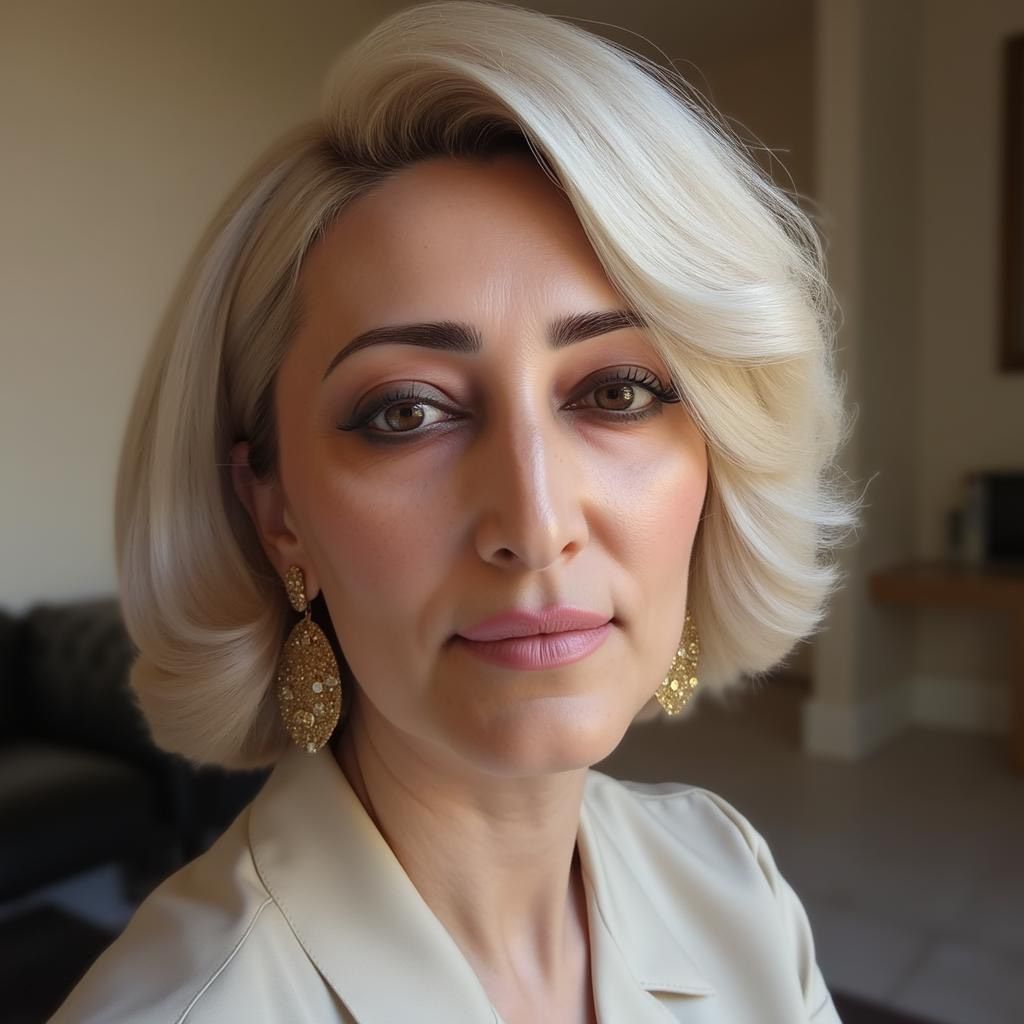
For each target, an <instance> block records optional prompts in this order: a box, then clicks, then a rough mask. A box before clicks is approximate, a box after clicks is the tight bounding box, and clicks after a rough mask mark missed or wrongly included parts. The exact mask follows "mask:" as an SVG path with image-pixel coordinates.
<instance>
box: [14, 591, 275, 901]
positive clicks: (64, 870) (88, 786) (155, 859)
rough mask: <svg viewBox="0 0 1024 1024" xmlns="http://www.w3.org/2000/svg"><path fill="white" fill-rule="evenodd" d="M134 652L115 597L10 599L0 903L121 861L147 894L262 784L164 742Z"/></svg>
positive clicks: (130, 881) (135, 886) (258, 775)
mask: <svg viewBox="0 0 1024 1024" xmlns="http://www.w3.org/2000/svg"><path fill="white" fill-rule="evenodd" d="M134 653H135V651H134V648H133V645H132V643H131V641H130V639H129V637H128V635H127V633H126V631H125V628H124V624H123V620H122V618H121V614H120V609H119V605H118V602H117V600H116V599H115V598H107V597H102V598H97V599H93V600H82V601H71V602H63V603H45V604H37V605H35V606H33V607H31V608H30V609H28V610H27V611H26V612H25V613H23V614H21V615H12V614H10V613H7V612H4V611H2V610H0V836H3V841H2V842H0V901H6V900H11V899H14V898H16V897H19V896H23V895H25V894H27V893H30V892H32V891H33V890H35V889H37V888H38V887H40V886H44V885H46V884H48V883H52V882H56V881H60V880H61V879H63V878H66V877H68V876H71V875H74V874H78V873H80V872H82V871H85V870H88V869H90V868H93V867H96V866H98V865H102V864H109V863H114V864H118V865H121V866H122V868H123V869H124V878H125V880H126V883H127V886H128V889H129V892H130V893H132V894H134V895H141V894H143V893H144V892H145V891H147V890H148V889H149V888H151V887H152V885H154V884H156V883H157V882H159V881H160V880H161V879H162V878H164V877H165V876H166V875H167V874H169V873H170V872H171V871H173V870H174V869H175V868H177V867H178V866H180V865H181V864H183V863H184V862H185V861H187V860H190V859H192V858H193V857H194V856H196V855H197V854H199V853H200V852H202V850H203V849H205V848H206V847H207V846H208V845H209V843H210V842H212V840H213V839H214V838H215V837H216V836H217V835H218V834H219V833H220V832H221V831H222V830H223V829H224V828H225V827H226V826H227V824H228V823H229V822H230V821H231V820H232V819H233V818H234V816H235V815H236V814H237V813H238V812H239V811H240V810H241V808H242V807H243V806H244V805H245V804H246V803H247V802H248V801H249V800H250V799H251V798H252V797H253V796H254V795H255V793H256V791H257V789H258V788H259V786H260V785H261V784H262V782H263V779H264V778H265V775H266V773H265V772H227V771H222V770H220V769H215V768H203V769H197V768H195V767H193V766H192V765H190V764H189V763H188V762H187V761H185V760H184V759H183V758H180V757H177V756H175V755H172V754H169V753H167V752H165V751H162V750H160V749H158V748H157V747H156V746H155V745H154V744H153V742H152V741H151V739H150V738H149V734H148V730H147V728H146V726H145V723H144V721H143V719H142V716H141V714H140V712H139V710H138V708H137V707H136V705H135V702H134V700H133V697H132V694H131V691H130V690H129V688H128V670H129V666H130V664H131V661H132V659H133V657H134Z"/></svg>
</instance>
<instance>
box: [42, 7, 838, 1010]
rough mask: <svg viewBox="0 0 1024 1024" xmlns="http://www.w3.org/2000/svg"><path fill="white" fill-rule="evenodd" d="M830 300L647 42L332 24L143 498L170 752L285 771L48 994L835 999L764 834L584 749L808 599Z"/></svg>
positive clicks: (152, 696) (190, 319) (826, 1002)
mask: <svg viewBox="0 0 1024 1024" xmlns="http://www.w3.org/2000/svg"><path fill="white" fill-rule="evenodd" d="M828 296H829V292H828V288H827V285H826V284H825V280H824V276H823V271H822V256H821V250H820V246H819V243H818V240H817V236H816V234H815V232H814V229H813V227H812V226H811V225H810V223H809V221H808V220H807V219H806V218H805V216H804V215H803V214H802V213H801V212H800V211H799V209H798V208H797V207H796V206H795V205H794V204H793V203H792V202H791V201H790V200H789V198H788V197H787V196H786V195H785V194H784V193H782V192H780V191H779V190H778V189H777V188H776V187H775V186H773V185H772V184H771V183H770V181H768V180H767V179H766V178H765V177H764V176H763V175H762V174H761V172H759V171H758V170H757V168H756V165H755V164H754V163H753V162H752V161H751V160H750V159H749V157H747V156H746V155H745V154H744V153H743V151H742V150H741V149H740V148H739V147H738V145H737V144H736V143H735V142H734V141H732V140H731V139H730V137H729V136H728V135H727V134H726V133H725V131H724V130H723V129H722V128H721V126H720V125H718V123H717V122H716V121H715V120H714V119H713V118H712V117H711V116H710V115H709V114H707V113H705V112H701V110H700V109H699V108H698V107H697V106H696V105H695V104H694V103H693V101H692V100H691V99H688V98H687V95H686V91H685V88H684V86H683V83H681V82H680V81H679V80H678V79H676V78H674V77H673V76H671V75H670V74H669V73H667V72H664V71H659V70H658V69H657V68H656V67H655V66H653V65H651V64H649V63H647V62H645V61H644V60H643V59H642V58H639V57H637V56H636V55H633V54H630V53H629V52H628V51H625V50H622V49H620V48H617V47H616V46H614V45H612V44H610V43H608V42H605V41H603V40H601V39H599V38H598V37H596V36H594V35H591V34H589V33H587V32H585V31H583V30H581V29H579V28H576V27H574V26H572V25H570V24H568V23H566V22H563V21H561V20H558V19H553V18H548V17H544V16H542V15H540V14H536V13H533V12H530V11H527V10H522V9H518V8H515V7H510V6H505V5H499V4H488V3H471V2H467V3H460V2H452V3H431V4H425V5H422V6H418V7H412V8H407V9H405V10H403V11H401V12H399V13H398V14H395V15H393V16H392V17H390V18H388V19H387V20H385V21H383V22H382V23H381V24H379V25H378V26H377V28H376V29H375V30H374V31H372V32H371V33H370V34H369V35H367V36H366V37H365V38H364V39H362V40H361V41H360V42H358V43H357V44H356V45H355V46H353V47H352V48H351V49H349V50H348V51H347V52H346V53H345V54H344V55H343V56H342V58H341V59H340V61H339V63H338V64H337V65H336V67H335V69H334V71H333V73H332V77H331V81H330V84H329V88H328V90H327V93H326V99H325V105H324V110H323V116H322V118H321V120H320V121H318V122H317V123H316V124H315V125H313V126H311V127H309V128H307V129H304V130H303V131H302V133H300V134H297V135H295V136H292V137H290V138H288V139H287V140H285V141H284V142H283V143H281V144H280V145H279V146H278V147H276V148H275V149H274V150H273V152H271V153H270V154H269V156H267V157H266V158H265V160H264V161H263V162H262V163H261V164H260V166H259V167H258V168H257V169H256V170H255V171H254V173H253V174H252V175H251V176H250V178H249V179H248V180H247V181H246V182H244V183H243V185H242V186H241V187H240V189H239V191H238V192H237V193H236V195H235V196H234V197H233V198H232V199H231V200H230V201H229V202H228V204H227V206H226V207H225V210H224V213H223V215H222V216H221V218H220V219H219V221H218V223H217V224H216V225H215V227H214V228H213V230H212V231H211V234H210V236H209V238H208V239H207V241H206V242H205V243H204V245H203V246H202V248H201V251H200V257H199V259H198V261H197V263H196V266H195V268H194V269H193V271H192V272H191V274H190V276H189V277H188V279H187V281H186V284H185V285H184V286H183V290H182V291H181V293H180V295H179V298H178V299H177V301H176V302H175V304H174V311H173V315H172V316H171V318H170V320H169V322H168V323H167V325H166V327H165V330H164V331H163V332H162V333H161V336H160V338H159V340H158V344H157V346H156V347H155V348H154V350H153V353H152V356H151V359H150V362H149V363H148V365H147V368H146V370H145V372H144V375H143V379H142V382H141V385H140V389H139V392H138V397H137V401H136V404H135V407H134V410H133V413H132V416H131V420H130V423H129V425H128V430H127V435H126V442H125V447H124V451H123V457H122V465H121V471H120V476H119V480H118V491H117V512H116V533H117V550H118V553H119V566H118V568H119V574H120V582H121V592H122V599H123V607H124V613H125V618H126V622H127V625H128V628H129V631H130V633H131V635H132V637H133V639H134V641H135V642H136V644H137V646H138V648H139V651H140V655H139V658H138V660H137V662H136V664H135V666H134V668H133V674H132V683H133V686H134V688H135V690H136V691H137V694H138V697H139V700H140V703H141V706H142V708H143V710H144V712H145V714H146V715H147V717H148V720H149V722H150V723H151V726H152V730H153V734H154V737H155V738H156V740H157V741H158V742H159V743H160V744H161V745H163V746H164V747H166V748H168V749H170V750H175V751H179V752H181V753H182V754H184V755H186V756H188V757H189V758H191V759H193V760H194V761H196V762H213V763H219V764H224V765H230V766H236V767H243V766H246V767H251V766H256V765H264V764H271V763H274V764H275V769H274V771H273V773H272V775H271V777H270V779H269V780H268V782H267V784H266V786H265V787H264V789H263V790H262V791H261V793H260V794H259V795H258V796H257V797H256V799H255V800H254V801H253V803H252V804H251V805H250V806H249V807H248V808H247V809H246V810H245V811H244V812H243V813H242V814H241V816H240V817H239V818H238V819H237V820H236V821H235V822H234V824H233V825H232V826H231V827H230V828H229V830H228V831H227V832H226V833H225V834H224V835H223V836H222V837H221V838H220V839H219V840H218V841H217V843H216V844H215V845H214V846H213V847H212V848H211V849H210V850H209V851H208V852H207V853H205V854H204V855H202V856H201V857H199V858H198V859H197V860H196V861H194V862H193V863H191V864H190V865H188V866H186V867H185V868H184V869H182V870H181V871H179V872H178V873H177V874H175V875H174V876H172V877H171V878H170V879H168V880H167V881H166V882H164V883H163V884H162V885H161V886H160V887H158V888H157V889H156V891H155V892H154V893H153V894H152V895H151V896H150V897H149V898H148V899H147V900H146V902H145V903H144V904H143V906H142V907H141V908H140V909H139V911H138V912H137V914H136V916H135V917H134V918H133V919H132V921H131V923H130V924H129V925H128V928H127V930H126V931H125V932H124V934H123V935H122V936H121V937H120V939H119V940H118V941H116V942H115V943H114V944H113V946H112V947H111V948H110V949H109V950H108V951H107V952H106V953H105V954H104V955H103V956H102V957H101V958H100V960H99V961H98V962H97V963H96V965H95V966H94V967H93V968H92V970H91V971H90V972H89V973H88V975H87V976H86V977H85V979H84V980H83V981H82V982H81V983H80V984H79V986H78V987H77V988H76V990H75V992H74V993H73V994H72V995H71V997H70V998H69V999H68V1001H67V1002H66V1003H65V1005H64V1006H63V1007H62V1009H61V1011H60V1012H59V1013H58V1014H57V1017H56V1018H55V1019H56V1020H57V1021H60V1022H65V1021H100V1020H102V1021H107V1020H109V1021H146V1022H151V1021H153V1022H157V1021H160V1022H167V1024H170V1022H180V1021H187V1022H189V1024H198V1022H205V1021H218V1022H220V1021H227V1020H230V1021H235V1020H237V1021H245V1022H259V1021H289V1022H291V1021H346V1022H348V1021H359V1022H361V1024H365V1022H395V1021H401V1022H405V1021H417V1022H424V1021H437V1022H445V1024H451V1022H459V1021H466V1022H477V1021H504V1022H507V1024H519V1022H530V1024H535V1022H538V1021H558V1022H561V1021H570V1022H576V1021H581V1022H587V1021H601V1022H611V1024H619V1022H629V1024H633V1022H645V1021H650V1022H655V1021H673V1020H674V1021H690V1022H701V1024H706V1022H712V1021H714V1022H723V1024H742V1022H751V1024H754V1022H756V1024H772V1022H777V1024H794V1022H796V1021H805V1020H809V1021H815V1022H819V1024H820V1022H830V1021H836V1020H838V1017H837V1015H836V1012H835V1009H834V1007H833V1005H832V1002H831V999H830V998H829V993H828V991H827V989H826V987H825V984H824V982H823V980H822V977H821V974H820V971H819V970H818V967H817V964H816V961H815V955H814V945H813V940H812V936H811V932H810V929H809V926H808V921H807V918H806V915H805V914H804V911H803V909H802V907H801V905H800V902H799V900H798V898H797V896H796V895H795V893H794V892H793V890H792V889H791V888H790V887H789V886H788V885H787V883H786V882H785V880H784V879H783V878H782V877H781V876H780V875H779V873H778V871H777V870H776V867H775V865H774V863H773V860H772V857H771V854H770V852H769V850H768V849H767V847H766V846H765V844H764V842H763V840H762V839H761V837H760V836H759V835H758V833H757V832H756V831H755V830H754V829H753V828H752V827H751V825H750V824H749V823H748V822H747V821H746V819H745V818H744V817H743V816H742V815H741V814H740V813H739V812H738V811H737V810H735V809H734V808H733V807H731V806H730V805H729V804H728V803H727V802H726V801H724V800H722V799H721V798H720V797H718V796H717V795H715V794H714V793H711V792H708V791H707V790H703V789H700V788H698V787H694V786H688V785H684V784H668V783H666V784H663V785H659V786H641V785H637V784H627V783H621V782H618V781H615V780H612V779H611V778H609V777H607V776H605V775H602V774H601V773H598V772H595V771H593V770H592V769H591V768H590V766H591V765H593V764H595V763H597V762H599V761H600V760H601V759H603V758H604V757H606V756H607V755H608V754H609V753H610V752H611V751H612V750H613V749H614V748H615V747H616V745H617V744H618V743H619V741H620V740H621V738H622V736H623V734H624V733H625V731H626V730H627V728H628V727H629V726H630V724H631V723H632V722H633V721H634V720H636V719H638V718H644V717H648V716H649V714H650V713H651V710H652V709H653V711H654V712H656V713H662V710H661V709H664V713H668V714H676V713H678V712H679V711H680V710H681V709H682V708H683V707H684V705H686V704H687V700H688V698H689V697H690V695H691V693H692V692H693V690H694V688H695V687H696V686H697V681H698V679H700V681H701V682H700V686H701V692H705V691H708V692H716V691H717V692H724V690H725V688H726V687H728V686H729V685H730V684H731V683H732V682H733V681H734V680H736V679H737V678H738V677H739V676H740V675H741V673H742V674H745V675H747V676H751V675H755V674H757V673H761V672H764V671H766V670H767V669H768V668H770V667H771V666H773V665H775V664H776V663H778V661H779V660H780V659H781V658H782V657H784V656H785V655H786V653H787V652H788V651H789V650H790V649H791V648H792V646H793V645H794V643H795V642H796V641H797V640H798V639H799V638H801V637H804V636H806V635H807V634H809V633H810V632H812V631H813V629H814V627H815V625H816V624H817V623H818V622H819V621H820V618H821V616H822V614H823V607H824V602H825V600H826V598H827V596H828V594H829V593H830V592H831V591H832V590H833V589H834V588H835V586H836V585H837V578H838V573H837V569H836V567H835V566H834V564H831V563H829V562H827V561H826V560H825V559H824V558H823V557H822V555H823V554H824V553H826V552H827V550H828V548H829V546H830V545H832V544H834V543H835V542H836V541H837V539H838V538H839V536H840V534H841V532H842V531H843V530H844V529H846V528H848V527H849V526H850V525H851V524H852V522H853V521H854V508H853V505H852V503H851V502H849V501H848V500H846V499H845V498H843V497H842V496H841V495H840V492H839V490H838V488H837V487H836V485H835V484H834V483H833V482H831V480H832V477H831V471H832V468H833V465H834V458H835V453H836V451H837V449H838V446H839V445H840V443H841V441H842V439H843V436H844V433H845V430H846V427H847V423H846V420H845V418H844V413H843V410H842V405H841V394H840V388H839V386H838V383H837V381H836V378H835V375H834V373H833V369H832V364H831V354H830V342H831V338H832V333H831V332H832V329H831V320H830V315H831V306H830V304H829V299H828ZM297 613H299V614H297ZM688 710H689V709H688Z"/></svg>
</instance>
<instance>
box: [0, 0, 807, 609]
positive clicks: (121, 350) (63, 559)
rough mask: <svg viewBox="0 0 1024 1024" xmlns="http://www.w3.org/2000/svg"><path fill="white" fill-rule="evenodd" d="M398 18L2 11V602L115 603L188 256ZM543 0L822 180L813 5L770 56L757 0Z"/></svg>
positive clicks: (322, 6) (354, 10)
mask: <svg viewBox="0 0 1024 1024" xmlns="http://www.w3.org/2000/svg"><path fill="white" fill-rule="evenodd" d="M401 6H404V4H403V3H401V2H393V3H389V2H383V0H375V2H371V0H365V2H362V3H356V2H353V0H345V2H343V3H339V2H336V0H295V2H288V3H285V2H283V0H244V2H243V0H218V2H216V3H207V2H205V0H178V2H176V3H173V4H171V3H159V2H156V0H146V2H139V0H96V2H92V3H88V4H82V3H78V2H76V0H51V2H49V3H46V4H37V3H33V2H31V0H7V2H6V3H5V4H4V14H3V19H2V20H3V30H2V31H0V138H2V139H3V160H2V161H0V175H2V185H3V187H2V188H0V223H2V224H3V226H4V227H3V231H0V344H2V346H3V356H4V359H3V372H2V374H0V427H2V435H0V436H2V437H3V442H2V449H0V452H2V455H0V459H2V464H0V479H2V481H3V482H2V487H3V501H2V502H0V604H2V605H6V606H10V607H14V608H19V607H23V606H25V605H27V604H29V603H31V602H33V601H36V600H43V599H62V598H66V597H73V596H79V595H92V594H99V593H109V592H113V590H114V588H115V576H114V564H113V550H112V536H111V533H112V524H111V517H112V491H113V485H114V474H115V469H116V459H117V449H118V446H119V444H120V437H121V431H122V429H123V425H124V421H125V419H126V417H127V413H128V407H129V402H130V399H131V394H132V390H133V388H134V385H135V380H136V376H137V374H138V372H139V369H140V367H141V362H142V356H143V352H144V351H145V349H146V347H147V345H148V344H149V340H150V337H151V335H152V331H153V329H154V326H155V324H156V322H157V319H158V317H159V315H160V313H161V310H162V308H163V305H164V303H165V302H166V301H167V299H168V297H169V295H170V292H171V289H172V287H173V285H174V283H175V280H176V278H177V275H178V274H179V272H180V269H181V267H182V265H183V264H184V262H185V259H186V257H187V254H188V253H189V251H190V249H191V247H192V245H193V244H194V242H195V240H196V238H197V237H198V235H199V233H200V231H201V230H202V228H203V226H204V225H205V223H206V220H207V218H208V217H209V216H210V214H211V213H212V211H213V209H214V207H215V206H216V205H217V203H218V202H219V201H220V199H221V198H222V196H223V194H224V193H225V192H226V191H227V189H228V188H229V186H230V185H231V183H232V182H233V181H234V180H235V178H236V177H237V175H238V174H239V173H240V172H241V171H242V169H243V168H244V167H245V166H246V165H247V164H248V163H249V161H250V160H251V158H252V157H253V156H254V155H255V154H256V153H257V152H258V151H259V150H260V149H261V148H262V147H263V146H264V145H265V144H266V143H267V142H269V140H270V139H272V138H273V137H274V136H275V135H277V134H278V133H279V131H280V130H282V129H283V128H285V127H286V126H288V125H290V124H292V123H294V122H295V121H297V120H301V119H302V118H304V117H306V116H308V115H310V114H312V113H313V112H314V111H315V107H316V102H317V98H318V95H319V86H320V82H321V78H322V75H323V72H324V70H325V69H326V67H327V65H328V63H329V61H330V59H331V57H332V56H333V55H334V54H335V53H336V51H337V50H339V49H340V48H341V47H342V46H343V45H344V44H345V43H346V41H347V40H348V39H350V38H351V37H352V36H353V34H356V33H360V32H362V31H364V30H365V29H366V28H367V27H369V26H370V25H371V24H372V23H373V22H375V21H376V20H377V19H378V18H379V17H380V16H382V14H384V13H386V12H387V11H389V10H393V9H396V8H398V7H401ZM531 6H536V7H539V8H546V9H549V10H552V11H555V12H556V13H560V14H570V15H576V16H579V17H582V18H587V19H592V20H593V21H594V22H599V21H603V22H608V23H611V24H610V25H608V26H604V29H605V30H607V31H608V32H609V34H610V35H611V36H612V37H613V38H616V39H618V40H619V41H622V42H626V43H628V44H630V45H633V46H635V47H637V48H638V49H640V50H642V51H644V52H646V53H648V54H649V55H653V54H655V53H656V52H657V49H658V48H660V49H662V50H663V51H664V52H665V53H666V54H667V55H668V56H669V57H671V58H672V59H676V60H679V61H681V62H682V63H681V67H682V69H683V70H684V73H686V71H687V70H688V69H687V67H686V64H685V62H686V61H688V60H689V61H696V62H697V63H698V65H699V67H700V68H703V69H704V70H705V75H706V77H707V79H708V80H709V83H710V85H711V86H712V88H713V94H714V98H715V99H716V101H717V102H718V103H719V105H720V106H721V107H722V109H723V110H724V111H725V112H726V113H727V114H729V115H731V116H733V117H736V118H739V119H740V120H741V121H742V122H743V123H744V124H745V125H746V126H747V127H748V128H749V129H750V130H751V131H752V132H753V133H754V134H755V135H757V136H758V137H760V139H761V140H762V141H763V142H764V143H765V144H766V145H768V146H772V147H783V148H785V147H789V148H791V149H792V150H793V152H792V154H789V155H787V154H782V158H783V159H787V161H788V162H789V163H790V165H791V167H790V169H791V171H792V173H793V177H794V179H795V180H796V183H797V185H798V187H800V188H801V189H804V190H807V189H809V188H810V187H811V152H812V150H811V146H810V145H809V143H808V137H809V132H810V130H811V118H810V103H809V97H810V88H809V75H810V65H809V59H810V35H809V30H808V28H807V26H806V21H805V20H804V21H803V22H802V21H801V15H802V13H803V12H805V11H806V10H807V9H808V7H809V0H791V2H789V3H786V4H780V5H779V7H778V12H781V13H784V14H786V18H788V21H787V20H784V19H782V18H781V16H780V15H774V16H772V17H769V18H768V23H769V25H770V26H774V27H775V28H776V29H777V30H778V31H779V32H781V33H782V39H783V40H785V41H784V42H781V43H780V44H779V45H778V46H775V45H770V46H764V45H763V44H764V40H765V38H766V35H765V32H764V30H763V29H762V28H761V26H760V24H759V21H758V19H761V20H762V21H763V20H764V18H765V17H766V13H765V9H764V8H763V7H761V6H760V5H759V4H758V3H755V2H751V0H734V2H732V3H730V4H728V5H726V4H711V5H709V4H694V5H692V6H691V7H690V8H689V9H684V8H682V7H679V6H677V5H666V4H662V3H660V2H657V0H647V2H640V3H631V4H628V5H626V4H623V3H613V2H607V0H606V2H603V3H596V2H590V0H578V2H575V0H574V2H570V3H560V4H533V5H531ZM730 11H731V12H732V13H731V14H730ZM617 25H621V26H624V27H625V28H626V29H628V30H632V31H633V32H636V33H639V34H640V35H639V36H631V35H630V34H629V31H625V32H620V31H618V30H617V29H616V28H615V26H617ZM801 25H803V27H802V28H800V26H801ZM794 26H796V27H797V29H798V31H796V34H795V35H794V34H793V32H794ZM591 27H592V28H594V29H595V30H601V29H602V26H601V25H599V24H593V25H591ZM733 39H735V40H738V42H737V43H736V45H733V44H732V43H731V42H730V41H731V40H733ZM753 40H757V41H758V42H759V43H760V44H761V52H760V55H759V56H756V57H755V56H754V54H756V53H757V48H755V47H753V46H752V41H753ZM648 41H649V43H648ZM650 44H653V45H650ZM741 44H742V45H741ZM744 54H745V56H744ZM695 81H696V84H697V85H698V87H702V86H703V85H704V83H703V82H702V81H701V79H700V76H699V74H698V75H696V76H695ZM765 82H770V83H771V87H770V88H767V87H766V86H765Z"/></svg>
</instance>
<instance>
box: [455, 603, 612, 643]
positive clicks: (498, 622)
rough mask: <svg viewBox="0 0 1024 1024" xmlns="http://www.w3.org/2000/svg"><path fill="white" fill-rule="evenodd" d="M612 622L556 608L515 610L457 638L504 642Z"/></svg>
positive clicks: (598, 615)
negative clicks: (510, 639) (512, 638)
mask: <svg viewBox="0 0 1024 1024" xmlns="http://www.w3.org/2000/svg"><path fill="white" fill-rule="evenodd" d="M610 620H611V616H610V615H604V614H602V613H601V612H592V611H588V610H587V609H585V608H574V607H571V606H568V605H553V606H551V607H550V608H545V609H542V610H541V611H539V612H531V611H527V610H523V609H512V610H510V611H507V612H502V613H501V614H500V615H494V616H492V617H491V618H489V619H485V620H484V621H482V622H478V623H476V625H474V626H470V627H468V628H466V629H463V630H460V631H459V633H458V634H457V635H458V636H461V637H463V638H464V639H466V640H475V641H484V642H485V641H489V640H505V639H508V638H509V637H523V636H536V635H537V634H540V633H564V632H575V631H580V630H588V629H598V628H599V627H601V626H603V625H605V624H606V623H607V622H609V621H610Z"/></svg>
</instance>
